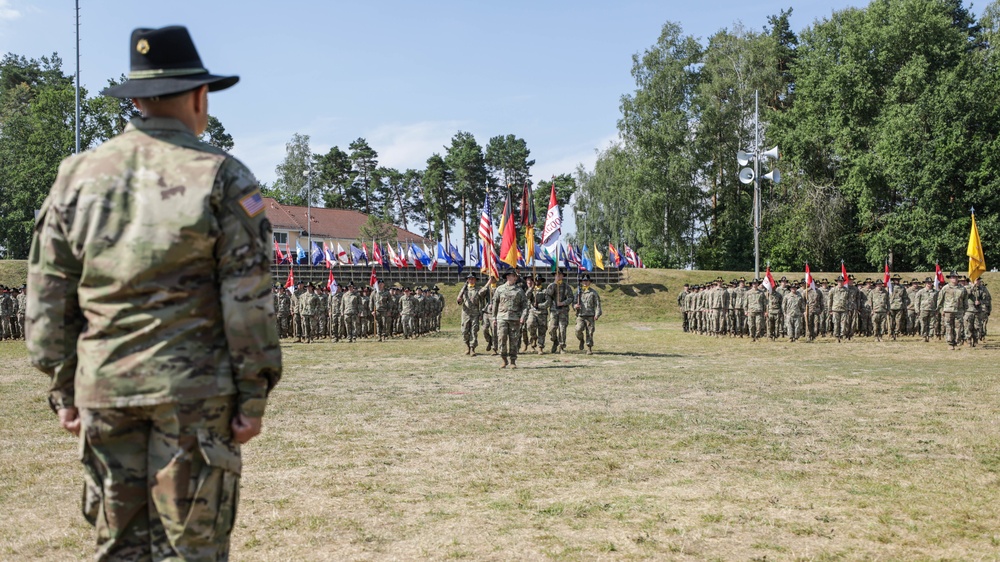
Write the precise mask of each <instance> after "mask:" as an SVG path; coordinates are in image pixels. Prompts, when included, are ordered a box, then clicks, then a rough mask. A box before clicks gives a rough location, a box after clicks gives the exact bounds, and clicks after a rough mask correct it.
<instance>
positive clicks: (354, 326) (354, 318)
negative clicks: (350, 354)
mask: <svg viewBox="0 0 1000 562" xmlns="http://www.w3.org/2000/svg"><path fill="white" fill-rule="evenodd" d="M344 326H345V328H346V329H347V340H348V341H354V340H355V339H356V338H357V337H358V332H359V331H360V330H361V328H360V326H359V322H358V315H357V314H345V315H344Z"/></svg>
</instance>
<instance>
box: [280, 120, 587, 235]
mask: <svg viewBox="0 0 1000 562" xmlns="http://www.w3.org/2000/svg"><path fill="white" fill-rule="evenodd" d="M309 142H310V137H309V135H302V134H298V133H296V134H294V135H293V136H292V139H291V140H290V141H289V142H288V143H287V144H286V145H285V158H284V160H283V161H282V162H281V163H280V164H278V166H277V168H276V169H275V174H276V180H275V182H274V183H273V184H272V185H265V186H264V188H263V192H264V194H265V195H266V196H269V197H273V198H275V200H277V201H278V202H279V203H282V204H286V205H302V206H304V205H306V204H309V205H313V206H322V207H328V208H337V209H352V210H356V211H360V212H362V213H365V214H367V215H368V216H369V220H368V223H367V224H366V225H365V227H364V228H363V232H362V236H364V237H365V238H377V239H380V240H389V239H392V238H393V237H394V236H395V233H394V231H392V230H391V229H389V228H385V227H386V226H387V225H388V224H395V225H398V226H400V227H402V228H403V229H404V230H409V231H411V232H414V233H416V234H420V235H421V236H426V237H430V238H434V239H439V240H441V239H443V240H448V241H450V242H451V243H453V244H455V245H456V246H459V245H461V246H462V247H468V246H469V245H471V244H474V243H475V241H476V237H477V234H476V233H477V231H478V228H479V218H480V215H481V213H482V209H483V205H484V203H485V201H486V198H487V197H489V198H490V199H491V201H490V202H491V204H492V207H493V212H494V215H495V216H494V218H495V219H496V218H498V217H499V214H500V212H501V211H502V205H503V201H504V199H505V197H506V193H507V189H510V190H511V191H512V193H513V200H514V201H515V202H516V205H515V206H516V208H515V209H514V210H513V211H514V213H513V214H514V215H515V216H518V218H519V220H520V217H519V213H520V211H519V209H520V205H521V203H520V202H521V197H522V194H523V193H524V189H523V188H524V186H525V185H526V184H530V183H531V181H532V179H531V167H532V166H533V165H534V164H535V161H534V160H533V159H531V151H530V150H529V149H528V145H527V142H526V141H525V140H524V139H523V138H520V137H517V136H516V135H513V134H507V135H497V136H494V137H492V138H490V139H489V141H488V142H487V143H486V146H485V147H484V146H482V145H481V144H479V142H478V141H477V140H476V138H475V136H474V135H472V134H471V133H468V132H465V131H458V132H457V133H455V135H454V136H453V137H452V138H451V143H450V144H449V145H448V146H445V147H443V149H444V150H443V152H441V153H438V152H435V153H433V154H431V156H430V157H428V158H427V161H426V167H424V168H423V169H412V168H411V169H407V170H398V169H396V168H392V167H387V166H381V165H379V160H378V158H379V155H378V152H377V151H376V150H375V149H374V148H373V147H372V146H370V145H369V143H368V141H367V140H366V139H364V138H358V139H357V140H355V141H353V142H351V143H350V144H349V145H348V146H347V150H343V149H341V148H340V147H338V146H334V147H333V148H331V149H330V150H329V151H327V152H326V153H325V154H314V153H313V152H312V151H311V150H310V148H309ZM553 184H555V186H556V197H557V199H558V201H559V204H560V210H562V207H564V206H565V205H566V204H567V203H568V202H569V200H570V197H572V195H573V193H574V192H575V191H576V178H575V177H574V176H573V175H572V174H568V173H566V174H560V175H558V176H555V177H554V178H550V179H541V180H539V181H538V183H537V185H536V186H535V188H534V189H533V191H532V198H533V204H534V205H535V208H536V216H537V217H539V225H538V226H536V229H537V230H538V232H541V224H542V223H543V222H544V219H545V212H546V210H547V209H548V203H549V195H550V192H551V189H550V187H551V186H552V185H553Z"/></svg>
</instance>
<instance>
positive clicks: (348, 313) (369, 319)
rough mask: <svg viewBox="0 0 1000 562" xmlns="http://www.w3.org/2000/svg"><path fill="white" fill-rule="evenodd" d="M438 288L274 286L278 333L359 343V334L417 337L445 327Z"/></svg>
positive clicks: (302, 338) (383, 337) (308, 339)
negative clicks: (442, 326)
mask: <svg viewBox="0 0 1000 562" xmlns="http://www.w3.org/2000/svg"><path fill="white" fill-rule="evenodd" d="M439 290H440V289H439V288H438V286H437V285H434V286H433V287H416V288H415V289H411V288H410V287H403V286H402V285H399V284H398V283H397V284H395V285H393V286H392V287H389V288H386V287H385V283H384V282H382V281H381V280H378V281H376V283H375V288H370V287H362V288H360V289H359V288H358V287H356V286H355V285H354V283H350V284H349V285H347V286H346V287H339V288H338V290H337V291H335V292H332V291H331V290H330V289H329V288H328V287H326V286H325V285H317V284H313V283H308V284H305V285H303V284H301V283H300V284H299V285H298V286H297V287H296V290H295V291H291V290H288V289H286V288H285V287H281V286H278V287H275V288H274V310H275V312H276V313H277V314H276V316H277V323H278V334H279V335H280V336H281V337H282V338H293V337H294V338H295V341H296V342H302V341H305V342H306V343H312V342H313V340H322V339H330V340H333V341H334V342H339V341H341V340H345V341H347V342H349V343H350V342H355V341H357V340H358V339H359V338H365V339H368V338H377V339H378V341H386V340H389V339H391V338H396V337H399V336H402V337H403V338H404V339H410V338H417V337H420V336H422V335H425V334H429V333H431V332H437V331H440V330H441V315H442V314H443V313H444V306H445V303H444V297H443V296H441V294H440V293H439V292H438V291H439Z"/></svg>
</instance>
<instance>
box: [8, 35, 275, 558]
mask: <svg viewBox="0 0 1000 562" xmlns="http://www.w3.org/2000/svg"><path fill="white" fill-rule="evenodd" d="M129 51H130V53H131V73H130V75H129V79H128V80H127V81H126V82H125V83H123V84H121V85H118V86H114V87H111V88H109V89H107V90H105V91H104V92H103V93H104V94H105V95H108V96H112V97H118V98H133V102H134V103H135V105H136V107H137V108H138V109H139V111H140V112H141V114H142V117H139V118H136V119H133V120H132V122H131V123H130V124H129V125H128V127H127V128H126V129H125V131H124V132H123V133H122V134H120V135H119V136H117V137H115V138H113V139H111V140H109V141H108V142H105V143H104V144H102V145H101V146H99V147H98V148H96V149H94V150H92V151H88V152H86V153H83V154H80V155H77V156H72V157H70V158H68V159H66V160H65V161H64V162H63V163H62V165H61V166H60V168H59V174H58V176H57V178H56V181H55V183H54V185H53V186H52V190H51V192H50V193H49V196H48V197H47V198H46V200H45V203H44V204H43V206H42V209H41V212H40V213H39V217H38V220H37V222H36V227H35V232H34V236H33V239H32V249H31V259H30V262H29V273H28V280H29V284H30V285H31V288H32V291H31V292H30V293H29V299H28V301H27V315H26V324H27V326H26V327H27V329H28V332H29V337H28V351H29V354H30V356H31V360H32V363H33V364H34V365H35V366H36V367H38V368H39V369H40V370H42V371H44V372H45V373H46V374H48V375H49V376H50V377H51V379H52V385H51V389H50V394H49V402H50V404H51V406H52V408H53V410H55V411H56V412H57V414H58V416H59V422H60V424H61V425H62V427H63V428H65V429H66V430H68V431H70V432H71V433H73V434H74V435H81V436H82V437H81V444H80V450H81V453H82V457H81V458H82V460H83V464H84V466H85V469H86V470H85V471H84V474H85V478H84V480H85V489H84V490H85V493H84V497H83V514H84V516H85V517H86V519H87V520H88V521H89V522H90V523H91V524H93V525H95V526H96V530H97V557H98V559H102V560H105V559H113V560H149V559H157V560H161V559H168V558H169V559H184V560H195V559H197V560H224V559H227V558H228V553H229V535H230V533H231V531H232V529H233V525H234V522H235V514H236V503H237V497H238V493H239V480H240V472H241V466H242V463H241V459H240V444H242V443H246V442H247V441H249V440H250V439H251V438H253V437H254V436H255V435H257V434H258V433H260V431H261V418H262V416H263V414H264V409H265V404H266V401H267V395H268V393H269V392H270V390H271V389H272V388H273V387H274V385H275V384H276V383H277V382H278V379H279V378H280V377H281V349H280V346H279V341H278V333H277V330H276V327H275V317H274V308H273V300H272V297H271V295H270V289H271V285H272V278H271V274H270V269H269V268H270V262H271V255H272V254H271V251H270V247H269V246H270V243H271V226H270V223H269V222H268V221H267V218H266V216H265V214H264V203H263V200H262V198H261V194H260V190H259V186H258V184H257V181H256V180H255V179H254V178H253V175H252V174H251V173H250V171H249V170H248V169H247V168H246V167H244V166H243V165H242V164H241V163H240V162H238V161H236V160H235V159H234V158H232V157H231V156H230V155H228V154H227V153H225V152H224V151H222V150H218V149H215V148H212V147H210V146H209V145H207V144H204V143H202V142H200V141H199V140H198V135H200V134H201V133H203V132H204V130H205V128H206V126H207V123H208V92H209V91H215V90H221V89H224V88H227V87H229V86H232V85H233V84H235V83H236V81H237V80H238V77H235V76H230V77H223V76H214V75H212V74H209V73H208V71H207V70H205V69H204V67H203V65H202V63H201V60H200V58H199V57H198V54H197V51H196V50H195V47H194V44H193V42H192V41H191V38H190V36H189V35H188V32H187V29H185V28H183V27H176V26H175V27H167V28H163V29H137V30H135V31H133V32H132V37H131V41H130V43H129ZM153 303H155V306H152V304H153ZM192 481H197V482H198V484H199V485H198V486H197V487H196V486H192V485H191V483H192Z"/></svg>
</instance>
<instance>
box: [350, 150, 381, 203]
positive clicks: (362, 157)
mask: <svg viewBox="0 0 1000 562" xmlns="http://www.w3.org/2000/svg"><path fill="white" fill-rule="evenodd" d="M348 149H350V151H351V153H350V156H349V158H350V160H351V165H352V166H353V170H354V174H355V175H354V177H355V182H356V183H357V184H358V187H359V188H360V191H361V197H362V198H361V200H360V201H358V202H357V206H354V207H352V208H354V209H356V210H358V211H363V212H364V213H365V214H369V215H370V214H371V213H372V208H373V207H377V206H378V205H377V203H378V194H377V191H376V190H375V189H374V188H375V187H378V186H375V185H374V184H373V182H372V173H373V172H374V171H375V169H376V168H378V153H377V152H375V149H373V148H372V147H371V146H369V145H368V141H367V140H365V139H364V138H360V137H359V138H358V139H357V140H355V141H354V142H352V143H351V144H350V145H349V146H348Z"/></svg>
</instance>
